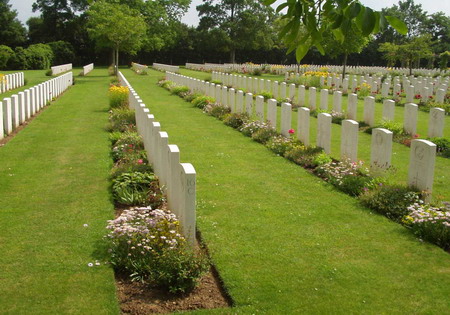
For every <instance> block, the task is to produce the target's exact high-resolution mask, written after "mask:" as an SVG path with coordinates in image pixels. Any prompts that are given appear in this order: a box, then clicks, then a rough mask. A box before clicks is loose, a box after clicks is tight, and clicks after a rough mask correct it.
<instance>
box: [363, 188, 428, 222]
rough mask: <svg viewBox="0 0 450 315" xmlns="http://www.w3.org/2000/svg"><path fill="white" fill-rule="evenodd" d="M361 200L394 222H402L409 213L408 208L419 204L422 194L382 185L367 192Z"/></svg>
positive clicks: (409, 189) (408, 189)
mask: <svg viewBox="0 0 450 315" xmlns="http://www.w3.org/2000/svg"><path fill="white" fill-rule="evenodd" d="M359 200H360V201H361V203H362V204H363V205H365V206H366V207H368V208H370V209H372V210H375V211H376V212H378V213H381V214H383V215H385V216H386V217H388V218H390V219H392V220H394V221H400V220H401V219H402V218H403V217H404V216H405V215H407V214H408V213H409V210H408V207H409V206H410V205H411V204H413V203H416V202H419V200H420V194H419V193H418V192H417V191H414V190H412V189H411V188H408V187H404V186H400V185H385V184H381V185H378V186H377V187H375V188H373V189H371V190H367V191H365V192H364V193H363V194H362V195H361V196H359Z"/></svg>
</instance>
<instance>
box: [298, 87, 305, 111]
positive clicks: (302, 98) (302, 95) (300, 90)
mask: <svg viewBox="0 0 450 315" xmlns="http://www.w3.org/2000/svg"><path fill="white" fill-rule="evenodd" d="M298 105H299V106H305V86H304V85H299V86H298Z"/></svg>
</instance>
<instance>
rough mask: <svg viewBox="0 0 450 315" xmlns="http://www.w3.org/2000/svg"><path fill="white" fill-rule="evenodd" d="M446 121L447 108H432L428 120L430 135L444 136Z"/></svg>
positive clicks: (432, 136) (431, 136)
mask: <svg viewBox="0 0 450 315" xmlns="http://www.w3.org/2000/svg"><path fill="white" fill-rule="evenodd" d="M444 123H445V110H443V109H442V108H439V107H432V108H431V109H430V114H429V120H428V137H430V138H434V137H443V135H444Z"/></svg>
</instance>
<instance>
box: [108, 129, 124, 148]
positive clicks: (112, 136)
mask: <svg viewBox="0 0 450 315" xmlns="http://www.w3.org/2000/svg"><path fill="white" fill-rule="evenodd" d="M122 134H123V133H122V132H120V131H114V132H111V133H110V134H109V141H111V145H114V144H115V143H116V142H117V140H119V139H120V138H121V137H122Z"/></svg>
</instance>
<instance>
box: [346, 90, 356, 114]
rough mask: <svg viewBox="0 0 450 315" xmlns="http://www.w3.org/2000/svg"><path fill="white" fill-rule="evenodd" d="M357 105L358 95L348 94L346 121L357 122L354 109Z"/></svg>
mask: <svg viewBox="0 0 450 315" xmlns="http://www.w3.org/2000/svg"><path fill="white" fill-rule="evenodd" d="M357 105H358V95H357V94H354V93H350V94H349V95H348V105H347V117H348V119H353V120H357V118H356V109H357Z"/></svg>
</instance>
